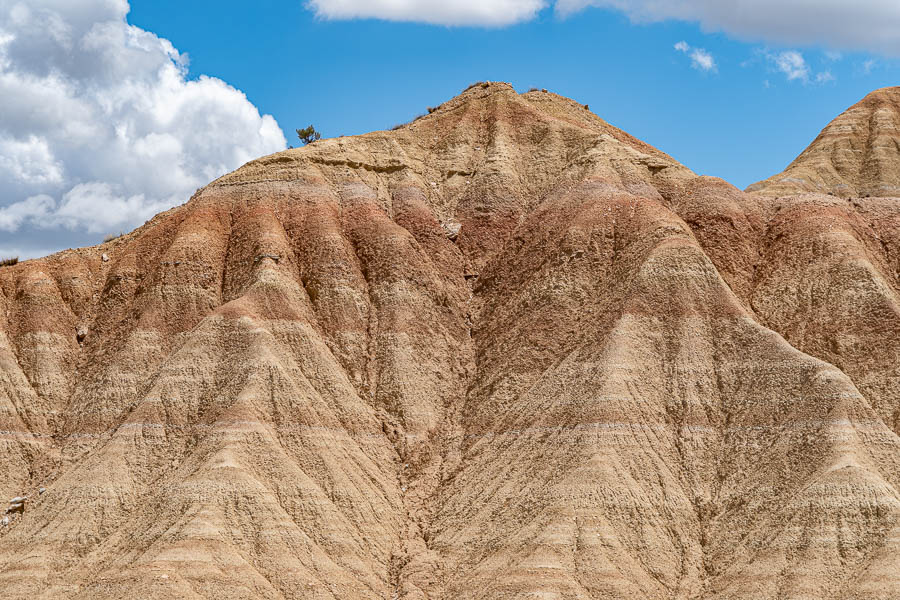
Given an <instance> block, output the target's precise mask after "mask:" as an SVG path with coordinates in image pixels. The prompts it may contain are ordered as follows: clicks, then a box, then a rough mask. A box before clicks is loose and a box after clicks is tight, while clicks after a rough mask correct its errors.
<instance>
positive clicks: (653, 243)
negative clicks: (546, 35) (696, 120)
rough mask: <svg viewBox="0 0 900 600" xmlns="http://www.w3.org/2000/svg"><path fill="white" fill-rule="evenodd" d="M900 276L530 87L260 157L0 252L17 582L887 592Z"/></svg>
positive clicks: (874, 216) (16, 589) (0, 386)
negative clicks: (46, 246) (65, 235)
mask: <svg viewBox="0 0 900 600" xmlns="http://www.w3.org/2000/svg"><path fill="white" fill-rule="evenodd" d="M873 147H874V146H873ZM877 147H879V148H880V147H881V144H880V143H879V145H878V146H877ZM895 175H898V174H897V173H896V172H895V173H893V175H890V174H885V175H882V176H880V179H878V181H879V182H881V183H889V182H890V181H891V180H890V179H889V176H895ZM842 177H845V178H846V177H849V175H842ZM847 181H849V179H847ZM861 181H862V180H861ZM865 181H866V182H869V181H875V179H865ZM848 185H849V184H848ZM854 185H857V184H854ZM867 189H868V188H867ZM878 189H887V188H878ZM823 191H825V190H823ZM874 191H875V188H872V189H871V190H870V192H874ZM898 274H900V200H898V199H897V198H884V197H879V198H858V199H856V200H853V201H852V202H848V201H847V199H846V198H845V197H838V196H830V195H827V193H822V194H802V195H797V194H793V195H785V194H781V195H780V197H776V195H769V194H767V193H758V194H748V193H744V192H741V191H740V190H737V189H736V188H734V187H733V186H731V185H729V184H727V183H725V182H724V181H722V180H719V179H714V178H709V177H698V176H696V175H695V174H694V173H692V172H691V171H690V170H689V169H687V168H686V167H684V166H682V165H680V164H678V163H677V162H676V161H674V160H673V159H672V158H671V157H669V156H667V155H665V154H664V153H662V152H660V151H658V150H656V149H654V148H652V147H650V146H648V145H646V144H644V143H642V142H640V141H639V140H636V139H634V138H633V137H631V136H629V135H627V134H626V133H624V132H622V131H620V130H618V129H616V128H614V127H612V126H610V125H609V124H607V123H606V122H604V121H603V120H601V119H600V118H598V117H597V116H595V115H594V114H592V113H591V112H589V111H588V110H587V109H586V108H585V107H584V106H583V105H581V104H577V103H575V102H573V101H571V100H568V99H565V98H562V97H560V96H557V95H555V94H552V93H548V92H545V91H540V92H538V91H535V92H529V93H526V94H517V93H516V92H515V91H514V90H513V89H512V88H511V87H510V86H508V85H506V84H500V83H489V84H480V85H475V86H473V87H472V88H470V89H468V90H466V91H465V92H463V93H462V94H461V95H460V96H458V97H457V98H454V99H453V100H450V101H448V102H446V103H445V104H443V105H441V106H439V107H437V108H436V109H435V110H434V111H432V112H431V113H430V114H429V115H427V116H424V117H422V118H420V119H417V120H416V121H414V122H412V123H410V124H408V125H406V126H403V127H401V128H398V129H397V130H395V131H390V132H387V131H385V132H374V133H370V134H367V135H363V136H359V137H353V138H337V139H329V140H321V141H318V142H315V143H313V144H311V145H309V146H307V147H305V148H302V149H294V150H288V151H285V152H282V153H279V154H276V155H272V156H267V157H264V158H261V159H259V160H256V161H253V162H251V163H248V164H247V165H245V166H244V167H242V168H241V169H239V170H237V171H236V172H234V173H232V174H230V175H227V176H225V177H222V178H221V179H219V180H217V181H215V182H213V183H212V184H210V185H209V186H207V187H206V188H204V189H203V190H201V191H200V192H198V194H197V195H195V196H194V197H193V198H192V199H191V200H190V201H189V202H188V203H186V204H185V205H183V206H180V207H178V208H175V209H172V210H170V211H168V212H166V213H163V214H161V215H158V216H157V217H155V218H154V219H153V220H152V221H150V222H148V223H147V224H146V225H144V226H143V227H141V228H140V229H138V230H136V231H134V232H132V233H130V234H126V235H125V236H122V237H120V238H118V239H116V240H113V241H111V242H109V243H106V244H104V245H102V246H99V247H95V248H84V249H78V250H71V251H67V252H62V253H59V254H56V255H53V256H50V257H47V258H45V259H40V260H32V261H25V262H23V263H20V264H18V265H15V266H12V267H7V268H3V269H0V420H2V425H0V431H2V435H0V443H2V453H0V472H2V474H3V477H2V478H0V494H3V493H5V494H8V496H7V497H12V496H13V495H24V493H27V494H29V495H30V497H31V498H32V500H30V501H29V504H28V509H27V510H26V511H25V512H24V513H23V514H20V515H17V517H16V519H15V520H14V521H12V522H10V523H9V525H8V526H6V527H4V528H2V529H0V589H2V590H3V593H2V595H3V597H4V598H34V597H41V598H131V597H154V598H172V599H174V598H210V599H212V598H215V599H216V600H220V599H225V598H322V599H325V598H328V599H334V598H340V599H351V598H396V599H400V598H403V599H409V600H412V599H426V598H427V599H438V598H446V599H449V598H491V599H502V598H526V597H534V598H537V597H542V598H579V599H580V598H584V599H587V598H623V597H634V598H653V599H673V600H674V599H687V598H708V599H721V600H725V599H733V598H760V599H762V598H772V599H774V598H831V599H839V598H840V599H845V598H859V599H862V598H867V599H876V598H896V597H900V558H898V557H900V546H898V544H900V494H898V486H900V438H898V432H900V298H898V290H900V279H898ZM82 332H83V333H84V335H81V333H82ZM40 490H44V491H43V492H41V491H40ZM35 492H37V493H35Z"/></svg>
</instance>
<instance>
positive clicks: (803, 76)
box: [761, 50, 835, 84]
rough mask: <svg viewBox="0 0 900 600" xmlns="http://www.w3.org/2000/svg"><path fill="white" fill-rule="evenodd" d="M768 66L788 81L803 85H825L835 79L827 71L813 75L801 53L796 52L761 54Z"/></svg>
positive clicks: (767, 52)
mask: <svg viewBox="0 0 900 600" xmlns="http://www.w3.org/2000/svg"><path fill="white" fill-rule="evenodd" d="M761 54H763V55H764V56H765V59H766V60H767V61H768V62H769V64H770V66H771V67H772V68H773V69H774V70H775V71H778V72H780V73H782V74H783V75H784V76H785V78H786V79H787V80H788V81H799V82H802V83H804V84H807V83H817V84H825V83H828V82H830V81H834V80H835V77H834V75H833V74H832V73H831V71H829V70H825V71H820V72H818V73H816V74H815V75H813V73H812V69H811V68H810V65H809V63H808V62H807V61H806V58H804V56H803V54H802V53H801V52H798V51H797V50H784V51H782V52H769V51H766V52H764V53H761Z"/></svg>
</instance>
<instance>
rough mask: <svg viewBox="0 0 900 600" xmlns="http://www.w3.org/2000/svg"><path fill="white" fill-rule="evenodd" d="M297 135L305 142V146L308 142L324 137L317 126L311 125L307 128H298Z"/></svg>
mask: <svg viewBox="0 0 900 600" xmlns="http://www.w3.org/2000/svg"><path fill="white" fill-rule="evenodd" d="M297 137H298V138H300V141H301V142H303V145H304V146H305V145H306V144H311V143H313V142H314V141H316V140H317V139H319V138H320V137H322V134H321V133H319V132H318V131H316V128H315V127H313V126H312V125H310V126H309V127H307V128H305V129H298V130H297Z"/></svg>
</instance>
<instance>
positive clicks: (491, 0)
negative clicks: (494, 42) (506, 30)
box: [307, 0, 547, 27]
mask: <svg viewBox="0 0 900 600" xmlns="http://www.w3.org/2000/svg"><path fill="white" fill-rule="evenodd" d="M307 6H308V7H309V8H310V9H311V10H312V11H313V12H315V14H316V15H317V16H318V17H321V18H324V19H382V20H385V21H412V22H418V23H431V24H433V25H474V26H482V27H503V26H506V25H512V24H514V23H521V22H523V21H529V20H531V19H533V18H534V17H535V16H536V15H537V13H538V12H540V10H541V9H542V8H544V7H545V6H547V2H546V1H545V0H309V2H308V3H307Z"/></svg>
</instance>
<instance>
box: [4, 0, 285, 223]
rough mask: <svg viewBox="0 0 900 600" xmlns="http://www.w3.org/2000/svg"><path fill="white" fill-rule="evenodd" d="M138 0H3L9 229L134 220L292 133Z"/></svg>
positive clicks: (277, 147)
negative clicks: (202, 72) (177, 41)
mask: <svg viewBox="0 0 900 600" xmlns="http://www.w3.org/2000/svg"><path fill="white" fill-rule="evenodd" d="M128 10H129V5H128V2H127V0H27V1H18V0H0V97H2V98H3V110H2V111H0V231H7V232H13V231H17V230H19V229H20V228H35V229H52V228H64V229H72V230H83V231H88V232H95V233H100V232H110V231H114V230H115V231H118V230H119V229H126V228H131V227H133V226H135V225H137V224H140V223H141V222H142V221H144V220H146V219H147V218H149V217H151V216H152V215H154V214H156V213H157V212H159V211H160V210H163V209H166V208H169V207H171V206H173V205H176V204H180V203H182V202H184V201H185V200H187V199H188V198H189V197H190V195H191V194H192V193H193V192H194V191H195V190H196V188H198V187H200V186H202V185H205V184H206V183H208V182H209V181H210V180H211V179H214V178H215V177H217V176H219V175H222V174H224V173H227V172H229V171H231V170H233V169H234V168H236V167H238V166H240V165H241V164H243V163H244V162H247V161H248V160H250V159H252V158H255V157H257V156H259V155H262V154H268V153H271V152H275V151H278V150H281V149H283V148H284V147H285V145H286V142H285V138H284V134H283V133H282V132H281V129H280V128H279V127H278V124H277V123H276V122H275V119H273V118H272V117H271V116H269V115H264V116H261V115H260V114H259V111H258V110H257V109H256V107H255V106H253V104H251V103H250V102H249V101H248V100H247V98H246V96H245V95H244V94H243V93H242V92H240V91H239V90H236V89H234V88H233V87H231V86H229V85H228V84H226V83H225V82H223V81H221V80H219V79H215V78H212V77H205V76H201V77H199V78H197V79H188V76H187V68H186V63H187V60H186V57H185V56H184V55H182V54H180V53H179V52H178V50H176V49H175V48H174V47H173V46H172V44H171V43H170V42H169V41H167V40H165V39H162V38H159V37H157V36H156V35H155V34H153V33H151V32H148V31H144V30H142V29H140V28H138V27H134V26H131V25H129V24H128V23H127V22H126V20H125V17H126V15H127V13H128Z"/></svg>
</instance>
